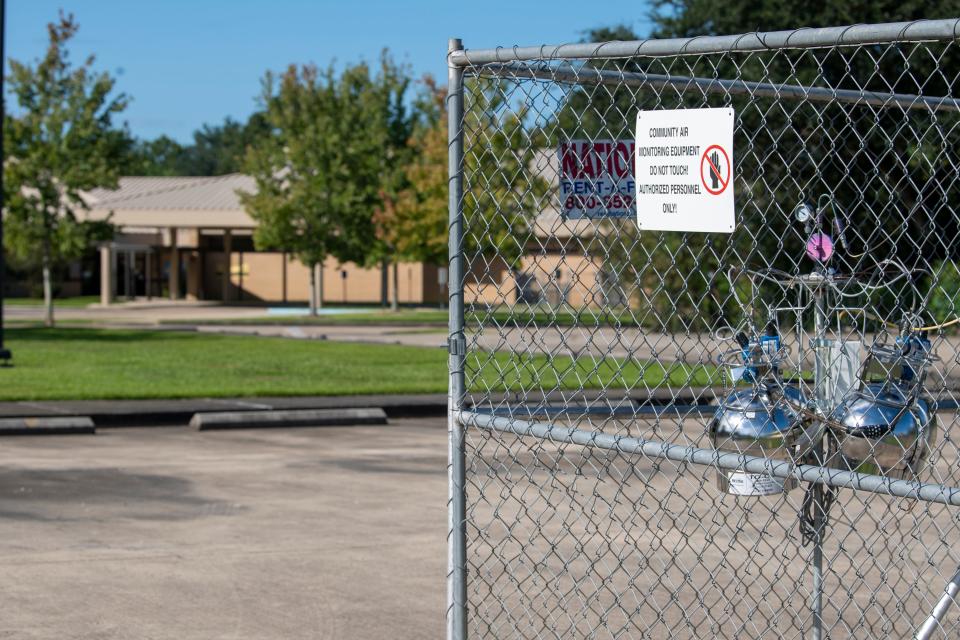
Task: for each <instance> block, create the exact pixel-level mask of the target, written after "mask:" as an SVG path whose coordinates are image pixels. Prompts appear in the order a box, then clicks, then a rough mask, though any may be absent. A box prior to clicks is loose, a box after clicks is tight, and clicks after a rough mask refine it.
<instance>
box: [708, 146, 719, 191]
mask: <svg viewBox="0 0 960 640" xmlns="http://www.w3.org/2000/svg"><path fill="white" fill-rule="evenodd" d="M719 170H720V154H719V153H717V152H716V151H714V152H713V153H711V154H710V181H711V182H712V183H713V184H712V187H713V188H714V189H719V188H720V174H719V173H717V171H719Z"/></svg>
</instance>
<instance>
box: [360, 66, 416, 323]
mask: <svg viewBox="0 0 960 640" xmlns="http://www.w3.org/2000/svg"><path fill="white" fill-rule="evenodd" d="M372 84H373V88H372V91H370V92H369V94H368V96H367V101H368V102H371V103H372V105H373V106H372V109H370V113H372V114H374V119H373V120H372V121H371V122H370V123H369V127H370V128H371V130H370V131H369V132H368V134H367V135H372V136H374V137H375V138H377V139H379V140H382V145H383V146H382V149H381V151H380V153H379V154H378V155H377V156H376V157H377V158H378V159H379V167H378V168H377V169H376V171H377V175H378V176H379V177H378V178H375V179H374V180H373V181H372V182H371V183H370V185H371V186H374V185H375V186H376V189H377V193H376V204H375V206H374V210H373V212H372V224H373V229H374V242H372V243H369V244H368V245H367V247H366V251H365V254H364V261H365V263H366V264H367V265H368V266H372V265H374V264H378V263H379V264H380V265H381V267H382V269H383V270H384V272H386V271H387V269H388V268H389V267H392V274H393V297H392V299H391V303H390V304H391V308H392V309H393V310H394V311H396V310H398V308H399V262H400V260H402V259H404V256H402V255H401V254H400V253H399V249H398V246H399V245H398V243H400V242H402V240H403V239H402V238H400V237H398V236H397V234H396V233H395V230H394V229H393V228H391V226H390V221H391V220H392V219H393V214H394V211H395V209H396V203H397V199H398V198H399V197H400V194H401V192H402V191H403V190H404V189H405V188H406V187H407V186H408V185H409V180H408V178H407V173H406V170H407V167H408V166H409V164H410V162H412V161H413V160H414V154H415V149H414V148H413V147H412V146H411V144H410V141H411V137H412V135H413V133H414V129H415V127H416V126H417V122H418V119H419V118H420V117H421V112H420V109H419V103H415V104H414V105H413V108H411V107H410V106H409V105H408V104H407V91H408V90H409V88H410V84H411V80H410V74H409V70H408V69H407V68H406V67H405V66H402V65H398V64H396V63H394V61H393V60H392V59H391V57H390V55H389V53H388V52H387V51H386V50H384V51H383V52H382V54H381V56H380V69H379V73H378V74H377V76H376V77H375V78H373V83H372ZM384 302H386V301H384Z"/></svg>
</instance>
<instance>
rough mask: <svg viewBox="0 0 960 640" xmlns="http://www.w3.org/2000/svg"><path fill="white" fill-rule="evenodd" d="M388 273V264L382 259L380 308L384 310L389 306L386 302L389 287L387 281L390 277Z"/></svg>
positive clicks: (388, 295)
mask: <svg viewBox="0 0 960 640" xmlns="http://www.w3.org/2000/svg"><path fill="white" fill-rule="evenodd" d="M389 271H390V262H389V261H388V260H387V259H386V258H384V259H383V260H381V261H380V306H381V307H383V308H384V309H386V308H387V305H389V304H390V303H389V302H388V298H389V297H390V294H389V289H390V285H389V284H387V279H388V278H389V277H390V274H389Z"/></svg>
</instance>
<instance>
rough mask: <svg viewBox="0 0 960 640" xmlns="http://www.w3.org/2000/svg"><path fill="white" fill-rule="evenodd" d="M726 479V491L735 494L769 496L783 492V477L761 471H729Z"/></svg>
mask: <svg viewBox="0 0 960 640" xmlns="http://www.w3.org/2000/svg"><path fill="white" fill-rule="evenodd" d="M727 480H728V481H729V487H728V488H727V493H730V494H733V495H735V496H769V495H773V494H775V493H783V479H782V478H774V477H773V476H768V475H766V474H763V473H744V472H742V471H730V472H728V473H727Z"/></svg>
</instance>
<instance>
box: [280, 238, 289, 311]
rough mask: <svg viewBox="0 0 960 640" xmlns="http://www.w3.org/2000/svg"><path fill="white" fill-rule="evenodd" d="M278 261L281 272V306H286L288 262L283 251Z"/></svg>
mask: <svg viewBox="0 0 960 640" xmlns="http://www.w3.org/2000/svg"><path fill="white" fill-rule="evenodd" d="M280 260H281V261H282V263H281V264H280V268H281V269H282V270H283V271H282V273H283V304H286V303H287V262H288V260H287V252H286V251H284V252H283V253H282V254H281V255H280Z"/></svg>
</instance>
